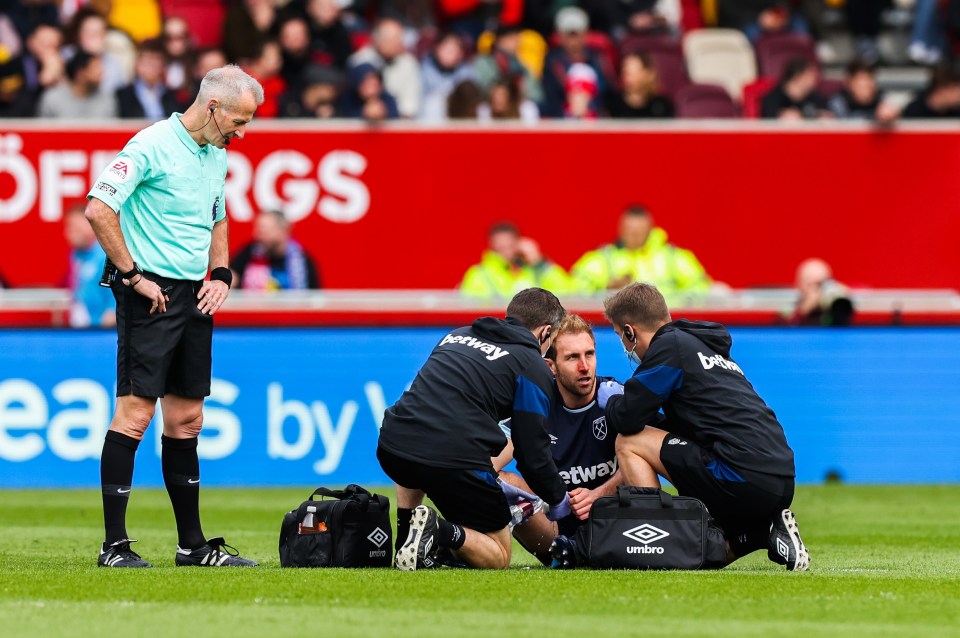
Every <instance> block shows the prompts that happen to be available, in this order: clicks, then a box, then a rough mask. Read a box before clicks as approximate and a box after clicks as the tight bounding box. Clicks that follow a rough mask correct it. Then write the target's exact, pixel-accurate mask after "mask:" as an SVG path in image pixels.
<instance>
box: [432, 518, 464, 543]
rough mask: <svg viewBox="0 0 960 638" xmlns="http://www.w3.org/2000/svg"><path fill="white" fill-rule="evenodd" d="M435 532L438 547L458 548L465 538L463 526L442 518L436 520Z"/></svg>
mask: <svg viewBox="0 0 960 638" xmlns="http://www.w3.org/2000/svg"><path fill="white" fill-rule="evenodd" d="M437 532H438V534H437V544H438V545H440V547H449V548H450V549H460V548H461V547H463V543H464V541H466V540H467V532H466V531H465V530H464V529H463V527H461V526H460V525H457V524H456V523H451V522H450V521H445V520H443V519H442V518H441V519H438V520H437Z"/></svg>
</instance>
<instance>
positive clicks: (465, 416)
mask: <svg viewBox="0 0 960 638" xmlns="http://www.w3.org/2000/svg"><path fill="white" fill-rule="evenodd" d="M553 387H554V386H553V376H552V375H551V373H550V369H549V368H548V367H547V364H546V363H545V362H544V361H543V357H542V356H541V354H540V347H539V345H538V344H537V340H536V339H535V338H534V336H533V335H532V334H531V333H530V330H528V329H527V328H525V327H524V326H523V325H522V324H521V323H520V322H519V321H517V320H515V319H512V318H510V317H508V318H507V319H506V320H503V319H496V318H494V317H481V318H480V319H477V320H476V321H474V322H473V324H472V325H470V326H465V327H463V328H457V329H456V330H454V331H452V332H450V333H449V334H448V335H446V336H445V337H444V338H443V339H441V340H440V343H439V344H437V346H436V347H435V348H434V349H433V352H431V353H430V357H429V358H428V359H427V362H426V363H425V364H424V365H423V367H422V368H420V372H418V373H417V378H416V379H415V380H414V381H413V385H411V386H410V389H409V390H407V391H406V392H404V393H403V396H401V397H400V400H399V401H397V402H396V403H395V404H394V405H392V406H391V407H389V408H387V410H386V412H385V413H384V417H383V426H382V427H381V429H380V447H382V448H383V449H385V450H386V451H388V452H390V453H391V454H394V455H396V456H399V457H401V458H404V459H407V460H410V461H415V462H418V463H423V464H426V465H431V466H433V467H441V468H450V469H464V470H471V469H476V470H491V464H490V457H492V456H496V455H497V454H499V453H500V452H501V451H502V450H503V448H504V446H505V445H506V443H507V439H506V437H505V436H504V434H503V432H502V431H501V430H500V427H499V426H498V425H497V424H498V423H499V422H500V421H502V420H503V419H506V418H512V428H513V435H512V438H513V445H514V458H515V459H516V461H517V469H518V470H519V471H520V473H521V474H522V475H523V477H524V479H526V481H527V483H528V484H529V485H530V488H531V489H532V490H533V491H534V492H535V493H536V494H537V495H538V496H539V497H540V498H542V499H544V500H545V501H546V502H547V503H549V504H551V505H553V504H557V503H559V502H560V501H561V500H562V499H563V497H564V494H565V493H566V486H565V485H564V483H563V480H562V479H561V478H560V475H559V473H558V472H557V466H556V465H555V464H554V461H553V457H552V456H551V454H550V439H549V436H548V434H547V426H546V422H547V415H548V414H549V411H550V403H551V400H552V398H553V392H554V389H553Z"/></svg>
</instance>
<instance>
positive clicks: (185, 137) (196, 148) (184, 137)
mask: <svg viewBox="0 0 960 638" xmlns="http://www.w3.org/2000/svg"><path fill="white" fill-rule="evenodd" d="M181 117H183V113H174V114H173V115H171V116H170V120H169V122H170V126H172V127H173V130H174V132H175V133H176V134H177V139H179V140H180V141H181V142H183V145H184V146H186V147H187V150H188V151H190V152H191V153H193V154H194V155H196V154H197V153H199V152H201V151H204V150H205V149H206V148H207V146H209V144H207V145H206V146H200V145H199V144H197V142H196V141H195V140H194V139H193V138H192V137H190V133H188V132H187V127H186V126H184V125H183V123H182V122H181V121H180V118H181Z"/></svg>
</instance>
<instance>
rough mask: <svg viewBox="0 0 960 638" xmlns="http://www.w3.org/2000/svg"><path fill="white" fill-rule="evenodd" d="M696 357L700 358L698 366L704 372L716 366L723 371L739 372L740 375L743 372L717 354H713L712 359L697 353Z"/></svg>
mask: <svg viewBox="0 0 960 638" xmlns="http://www.w3.org/2000/svg"><path fill="white" fill-rule="evenodd" d="M697 356H698V357H700V365H702V366H703V369H704V370H709V369H710V368H712V367H713V366H718V367H720V368H723V369H724V370H734V371H736V372H739V373H740V374H743V370H741V369H740V366H738V365H737V364H736V363H734V362H733V361H729V360H727V359H724V358H723V357H722V356H720V355H719V354H715V355H713V356H712V357H708V356H706V355H705V354H703V353H702V352H698V353H697Z"/></svg>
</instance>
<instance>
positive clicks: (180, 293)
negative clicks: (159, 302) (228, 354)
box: [111, 272, 213, 398]
mask: <svg viewBox="0 0 960 638" xmlns="http://www.w3.org/2000/svg"><path fill="white" fill-rule="evenodd" d="M144 277H146V278H147V279H149V280H150V281H153V282H154V283H156V284H157V285H158V286H160V288H161V289H162V290H163V292H164V294H165V295H166V296H167V297H168V298H169V299H170V300H169V301H168V302H167V311H166V312H160V311H157V312H154V313H153V314H152V315H151V314H150V306H151V305H152V302H151V301H150V300H149V299H147V298H146V297H144V296H143V295H141V294H139V293H137V292H136V291H135V290H134V289H133V287H132V286H125V285H123V283H122V282H121V281H120V280H119V279H118V280H117V281H115V282H114V283H113V285H112V286H111V288H112V290H113V296H114V298H115V299H116V300H117V396H118V397H121V396H126V395H128V394H133V395H136V396H139V397H162V396H165V395H167V394H173V395H177V396H181V397H189V398H203V397H206V396H209V395H210V368H211V346H212V343H213V316H211V315H207V314H204V313H202V312H200V309H199V308H198V307H197V294H198V293H199V292H200V287H201V286H202V285H203V282H202V281H184V280H181V279H168V278H166V277H161V276H159V275H155V274H153V273H149V272H148V273H144Z"/></svg>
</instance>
